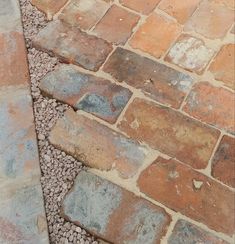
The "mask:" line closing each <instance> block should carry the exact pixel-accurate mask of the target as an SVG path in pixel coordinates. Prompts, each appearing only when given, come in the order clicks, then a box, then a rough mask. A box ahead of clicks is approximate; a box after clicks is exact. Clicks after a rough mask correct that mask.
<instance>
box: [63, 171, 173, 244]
mask: <svg viewBox="0 0 235 244" xmlns="http://www.w3.org/2000/svg"><path fill="white" fill-rule="evenodd" d="M94 203H95V204H94ZM63 212H64V215H65V216H66V217H67V218H68V219H69V220H70V221H73V222H75V223H76V224H78V225H80V226H82V227H84V228H86V229H87V230H88V231H90V232H92V233H94V234H95V235H98V236H99V237H101V238H103V239H105V240H107V241H110V242H112V243H135V244H143V243H149V244H155V243H160V239H161V238H162V236H163V235H164V234H165V233H166V229H167V226H168V224H169V222H170V217H169V216H168V215H167V214H166V212H165V211H164V210H163V209H162V208H160V207H157V206H155V205H153V204H151V203H150V202H148V201H146V200H144V199H142V198H138V197H136V196H135V195H134V194H132V193H130V192H128V191H126V190H124V189H122V188H120V187H119V186H117V185H115V184H112V183H111V182H109V181H107V180H104V179H102V178H100V177H98V176H96V175H94V174H92V173H89V172H84V171H82V172H80V173H79V174H78V176H77V178H76V181H75V185H74V188H73V189H72V191H71V192H70V193H69V194H68V195H67V196H66V198H65V200H64V204H63Z"/></svg>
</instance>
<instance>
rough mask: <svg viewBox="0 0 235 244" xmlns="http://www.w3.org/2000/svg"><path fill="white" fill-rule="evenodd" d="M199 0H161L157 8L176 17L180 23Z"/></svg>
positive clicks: (183, 21) (191, 12)
mask: <svg viewBox="0 0 235 244" xmlns="http://www.w3.org/2000/svg"><path fill="white" fill-rule="evenodd" d="M200 2H201V0H184V1H178V0H162V1H161V3H160V4H159V5H158V8H159V9H161V10H163V11H164V12H166V13H167V14H169V15H171V16H172V17H174V18H175V19H177V21H178V22H179V23H180V24H184V23H185V22H186V21H187V20H188V18H189V17H190V16H191V15H192V14H193V12H194V11H195V10H196V9H197V6H198V4H199V3H200Z"/></svg>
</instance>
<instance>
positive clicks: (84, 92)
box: [40, 65, 132, 123]
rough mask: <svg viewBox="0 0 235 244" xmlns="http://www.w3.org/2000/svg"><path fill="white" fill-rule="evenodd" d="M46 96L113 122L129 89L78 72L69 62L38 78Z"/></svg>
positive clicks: (125, 101)
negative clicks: (40, 78)
mask: <svg viewBox="0 0 235 244" xmlns="http://www.w3.org/2000/svg"><path fill="white" fill-rule="evenodd" d="M40 89H41V90H42V91H43V92H44V93H45V94H46V95H47V96H50V97H53V98H55V99H57V100H59V101H62V102H65V103H67V104H69V105H70V106H73V107H74V108H75V109H76V110H78V109H81V110H84V111H86V112H88V113H92V114H93V115H95V116H97V117H99V118H101V119H104V120H106V121H108V122H110V123H115V121H116V120H117V118H118V116H119V115H120V113H121V112H122V110H123V109H124V107H125V106H126V104H127V102H128V101H129V99H130V97H131V95H132V93H131V92H130V91H129V90H128V89H126V88H124V87H122V86H118V85H116V84H114V83H111V82H110V81H108V80H104V79H102V78H99V77H96V76H93V75H89V74H85V73H82V72H79V71H78V70H77V69H76V68H75V67H74V66H72V65H61V66H59V68H57V69H56V70H55V71H53V72H51V73H49V74H47V75H46V76H45V77H44V78H43V79H42V80H41V82H40Z"/></svg>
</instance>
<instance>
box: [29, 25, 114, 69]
mask: <svg viewBox="0 0 235 244" xmlns="http://www.w3.org/2000/svg"><path fill="white" fill-rule="evenodd" d="M34 45H35V46H36V47H37V48H39V49H42V50H45V51H47V52H49V53H53V54H55V55H57V56H58V57H59V59H60V60H61V61H64V62H67V63H74V64H77V65H79V66H82V67H83V68H85V69H88V70H98V69H99V67H100V66H101V65H102V64H103V63H104V61H105V59H106V57H107V56H108V54H109V53H110V52H111V50H112V46H111V45H110V44H109V43H107V42H106V41H104V40H102V39H100V38H97V37H95V36H91V35H88V34H86V33H85V32H82V31H80V30H79V29H78V28H76V27H72V26H69V25H67V24H65V23H62V22H61V21H53V22H51V23H49V24H48V25H47V26H46V27H45V28H44V29H42V30H41V31H40V32H39V34H38V35H37V36H36V38H35V39H34Z"/></svg>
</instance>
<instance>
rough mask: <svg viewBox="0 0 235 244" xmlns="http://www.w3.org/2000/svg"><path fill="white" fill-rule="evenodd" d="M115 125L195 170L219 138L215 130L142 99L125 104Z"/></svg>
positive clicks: (200, 166) (209, 154) (204, 162)
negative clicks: (119, 119) (122, 115)
mask: <svg viewBox="0 0 235 244" xmlns="http://www.w3.org/2000/svg"><path fill="white" fill-rule="evenodd" d="M118 127H119V128H120V129H121V130H122V131H124V132H125V133H126V134H127V135H128V136H130V137H131V138H134V139H136V140H138V141H141V142H146V143H147V144H149V145H150V146H151V147H152V148H154V149H157V150H160V151H162V152H163V153H166V154H168V155H169V156H172V157H176V158H177V159H179V160H181V161H182V162H185V163H186V164H189V165H191V166H192V167H194V168H197V169H202V168H205V167H206V166H207V163H208V160H209V159H210V156H211V154H212V151H213V149H214V147H215V144H216V142H217V140H218V137H219V132H218V131H217V130H215V129H212V128H209V127H207V126H204V125H203V124H201V123H199V122H197V121H195V120H193V119H191V118H189V117H186V116H184V115H183V114H181V113H179V112H176V111H174V110H172V109H169V108H166V107H162V106H158V105H156V104H154V103H151V102H147V101H145V100H142V99H135V100H134V101H133V102H132V104H130V105H129V107H128V109H127V111H126V113H125V115H124V118H123V120H122V121H121V122H120V123H119V125H118Z"/></svg>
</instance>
